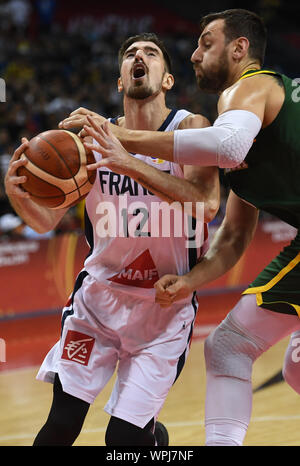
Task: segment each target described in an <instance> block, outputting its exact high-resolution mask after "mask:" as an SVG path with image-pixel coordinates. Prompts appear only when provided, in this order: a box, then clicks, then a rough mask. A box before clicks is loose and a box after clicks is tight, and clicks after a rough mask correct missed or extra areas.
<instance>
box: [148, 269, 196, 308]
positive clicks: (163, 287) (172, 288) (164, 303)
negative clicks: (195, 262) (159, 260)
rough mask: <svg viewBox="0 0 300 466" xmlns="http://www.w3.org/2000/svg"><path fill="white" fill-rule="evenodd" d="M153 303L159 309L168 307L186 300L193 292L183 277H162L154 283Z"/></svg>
mask: <svg viewBox="0 0 300 466" xmlns="http://www.w3.org/2000/svg"><path fill="white" fill-rule="evenodd" d="M154 288H155V291H156V295H155V302H156V303H158V304H160V306H161V307H170V306H171V305H172V304H173V303H174V302H176V301H180V300H182V299H185V298H187V297H188V296H190V294H191V293H192V292H193V290H192V289H191V287H190V285H189V280H188V278H187V277H185V276H184V275H182V276H179V275H164V276H163V277H162V278H160V279H159V280H158V281H157V282H156V283H154Z"/></svg>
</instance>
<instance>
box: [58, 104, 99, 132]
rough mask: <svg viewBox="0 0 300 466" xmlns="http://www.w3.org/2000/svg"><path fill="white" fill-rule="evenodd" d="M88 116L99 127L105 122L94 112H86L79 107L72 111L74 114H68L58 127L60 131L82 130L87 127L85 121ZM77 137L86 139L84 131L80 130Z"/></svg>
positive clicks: (86, 110)
mask: <svg viewBox="0 0 300 466" xmlns="http://www.w3.org/2000/svg"><path fill="white" fill-rule="evenodd" d="M88 115H89V116H92V117H94V118H95V119H96V120H97V122H98V123H99V124H100V125H101V124H102V123H103V122H104V121H105V120H106V118H104V117H102V116H101V115H98V113H96V112H92V111H91V110H88V109H87V108H84V107H79V108H77V109H76V110H74V112H72V113H70V116H68V118H65V119H64V120H63V121H61V122H60V123H59V124H58V127H59V128H61V129H72V128H83V126H84V125H89V122H88V120H87V116H88ZM78 136H79V137H81V138H84V137H86V136H87V134H86V131H85V130H84V129H82V130H81V131H80V132H79V133H78Z"/></svg>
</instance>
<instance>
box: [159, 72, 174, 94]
mask: <svg viewBox="0 0 300 466" xmlns="http://www.w3.org/2000/svg"><path fill="white" fill-rule="evenodd" d="M162 86H163V88H164V89H165V90H166V91H169V90H170V89H172V87H173V86H174V76H173V75H172V74H170V73H167V72H166V73H165V74H164V77H163V82H162Z"/></svg>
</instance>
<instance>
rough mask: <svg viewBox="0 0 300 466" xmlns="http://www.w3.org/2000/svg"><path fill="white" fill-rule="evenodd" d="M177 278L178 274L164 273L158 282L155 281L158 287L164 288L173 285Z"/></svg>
mask: <svg viewBox="0 0 300 466" xmlns="http://www.w3.org/2000/svg"><path fill="white" fill-rule="evenodd" d="M176 279H177V275H170V274H169V275H164V276H163V277H162V278H160V279H159V280H158V281H157V282H155V283H154V287H155V288H156V289H160V290H162V291H163V290H164V291H166V289H167V288H168V287H169V286H170V285H172V284H173V283H174V281H175V280H176Z"/></svg>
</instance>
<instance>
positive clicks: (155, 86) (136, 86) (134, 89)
mask: <svg viewBox="0 0 300 466" xmlns="http://www.w3.org/2000/svg"><path fill="white" fill-rule="evenodd" d="M151 81H152V82H151ZM162 82H163V76H161V77H160V78H157V79H155V80H154V79H152V80H150V76H149V73H148V70H147V69H146V70H145V74H144V75H143V76H142V77H141V78H140V79H136V78H135V79H132V80H131V81H130V83H129V84H128V86H124V93H125V95H126V96H127V97H129V98H131V99H137V100H144V99H147V98H148V97H151V96H153V95H155V94H158V93H159V92H160V91H161V89H162Z"/></svg>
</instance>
